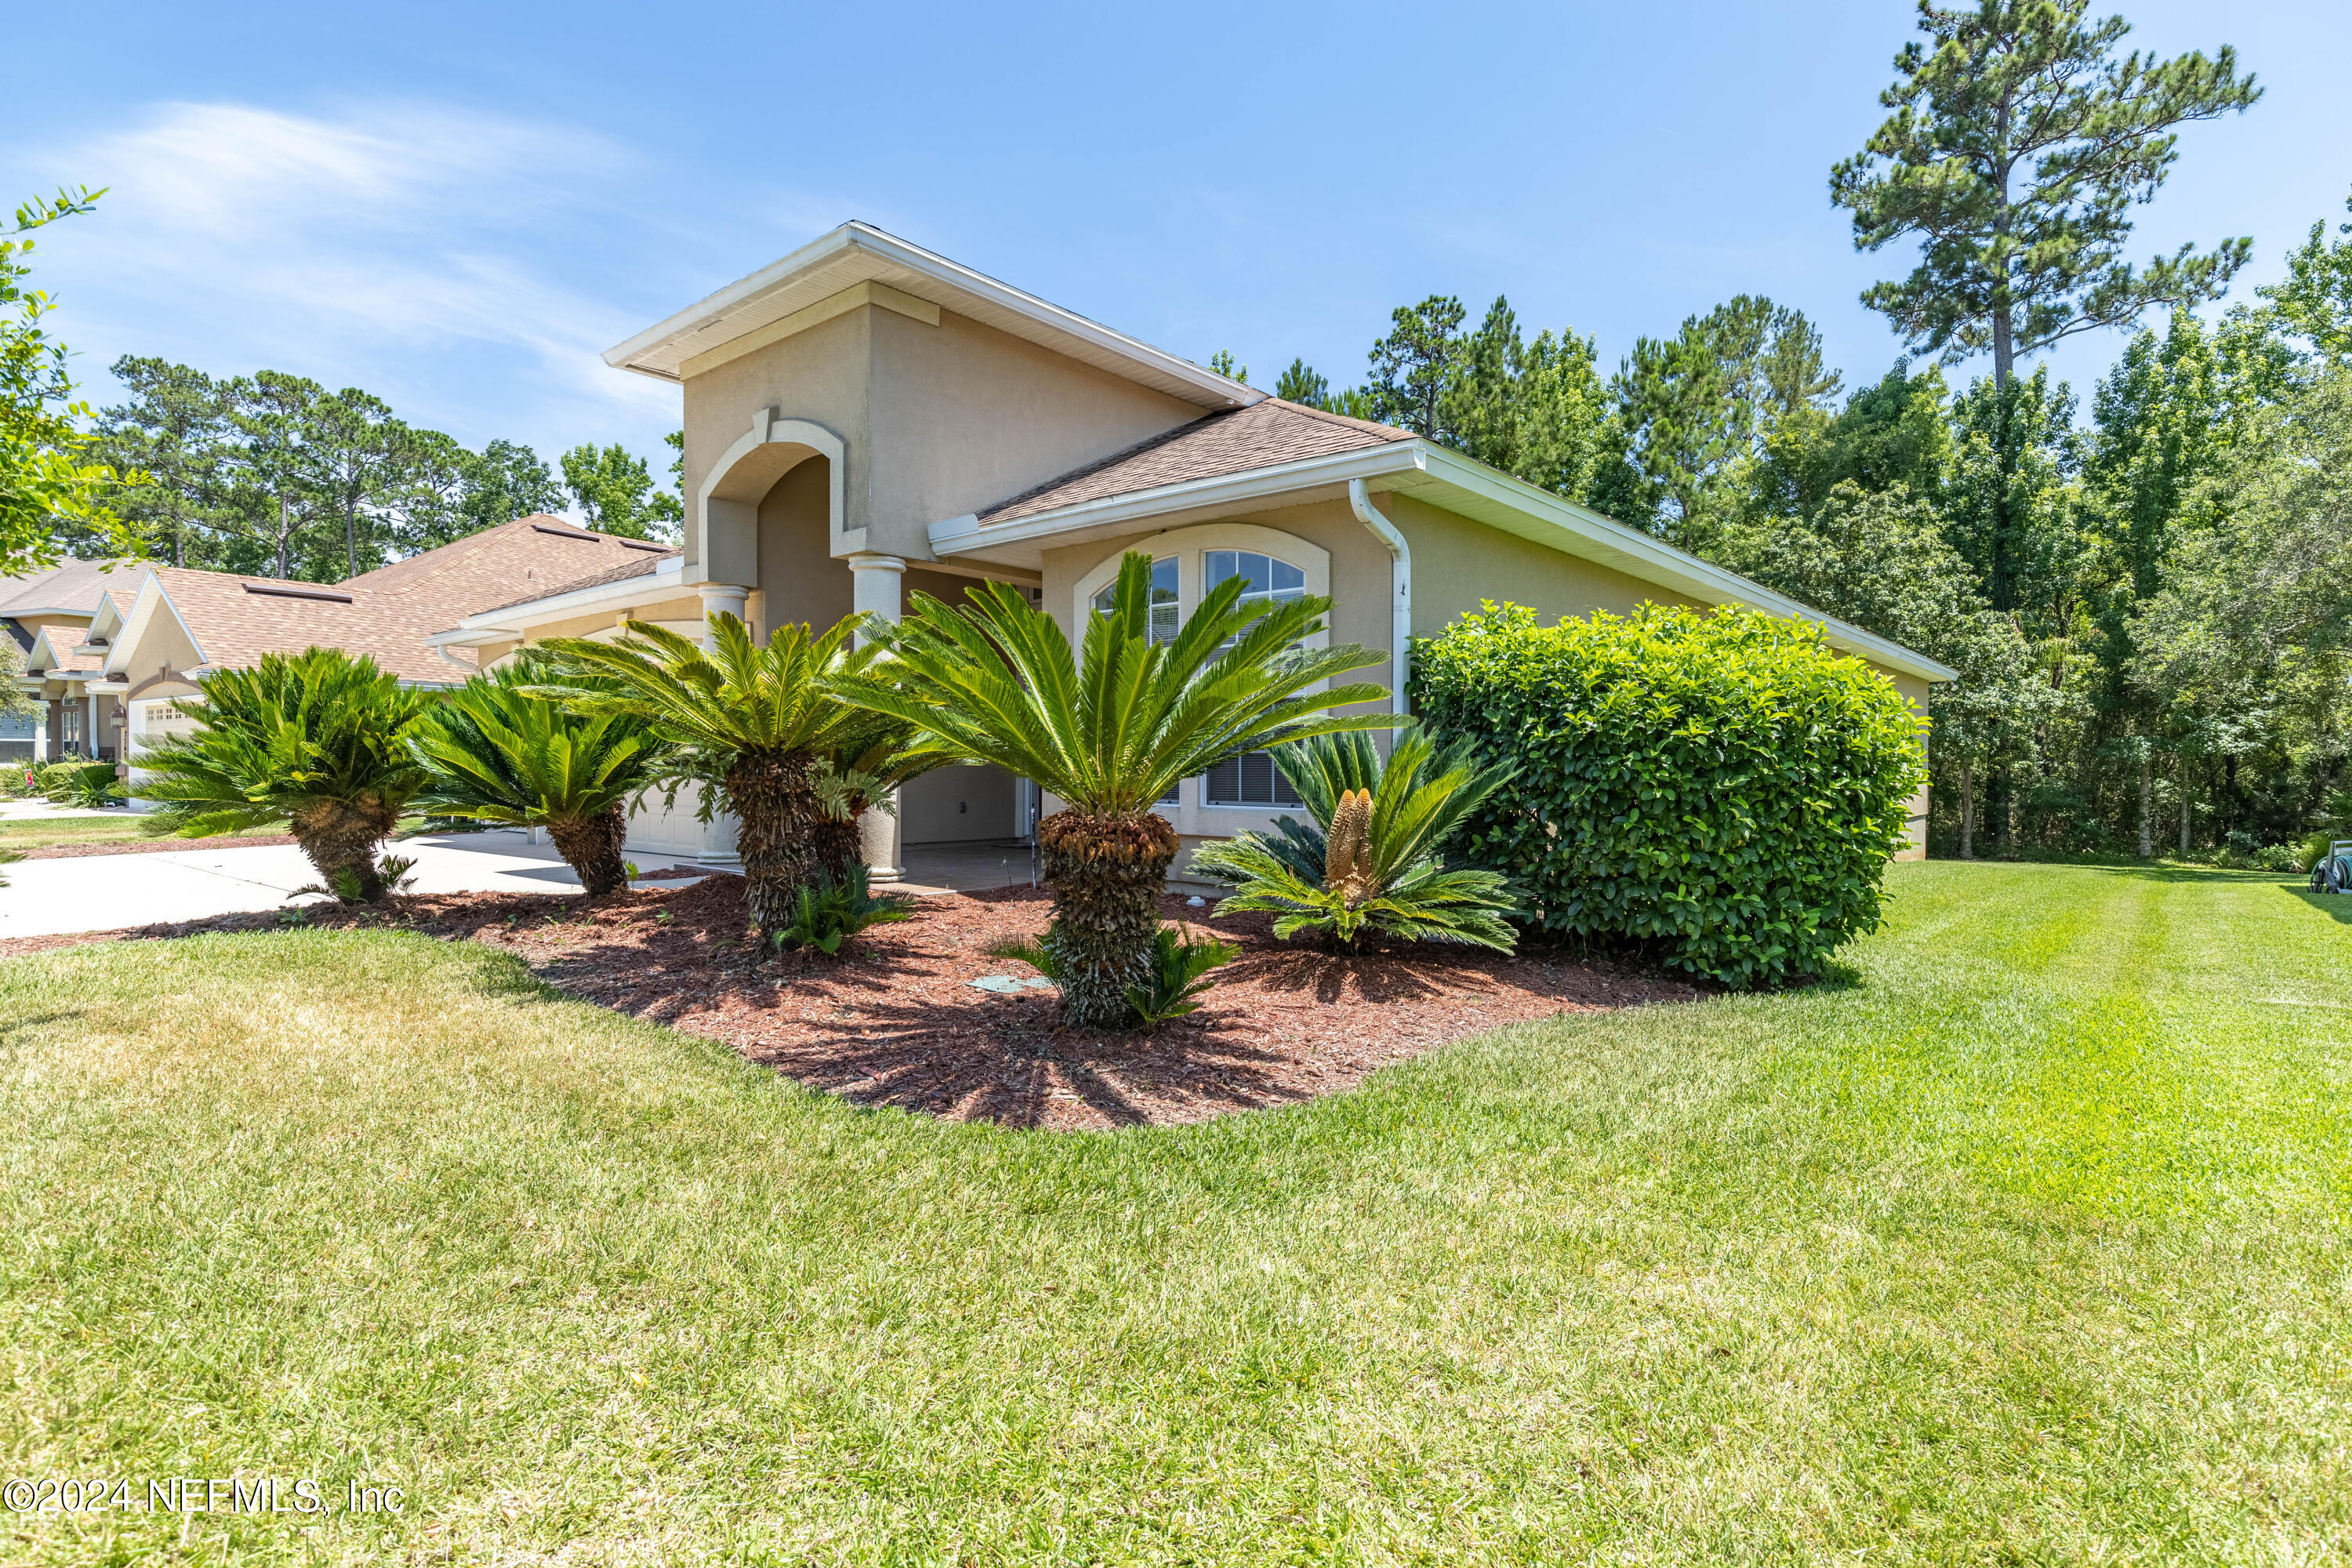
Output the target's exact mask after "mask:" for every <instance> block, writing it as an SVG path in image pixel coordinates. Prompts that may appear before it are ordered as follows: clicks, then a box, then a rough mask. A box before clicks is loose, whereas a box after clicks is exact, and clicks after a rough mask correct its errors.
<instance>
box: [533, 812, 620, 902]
mask: <svg viewBox="0 0 2352 1568" xmlns="http://www.w3.org/2000/svg"><path fill="white" fill-rule="evenodd" d="M628 835H629V820H628V817H627V816H626V814H625V813H624V812H623V811H622V809H621V807H620V806H619V805H614V806H613V807H612V808H611V809H609V810H606V811H601V812H599V813H597V814H596V815H595V816H571V817H566V818H564V819H563V820H562V821H561V822H551V823H549V824H548V825H547V836H548V837H550V838H552V839H553V840H555V849H556V853H557V854H559V855H562V857H563V862H564V864H565V865H567V866H569V867H571V868H572V869H573V870H574V871H576V872H578V873H579V874H580V886H581V887H582V888H583V889H586V891H587V894H588V896H589V897H590V898H592V899H601V898H603V897H604V895H605V894H607V893H609V892H612V891H614V889H619V888H624V887H626V886H627V885H628V881H629V868H628V865H627V863H626V862H625V861H624V860H623V859H622V858H621V845H622V843H623V842H624V841H625V839H626V838H627V837H628Z"/></svg>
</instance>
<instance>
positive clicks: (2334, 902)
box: [2279, 884, 2352, 926]
mask: <svg viewBox="0 0 2352 1568" xmlns="http://www.w3.org/2000/svg"><path fill="white" fill-rule="evenodd" d="M2279 890H2280V891H2282V892H2284V893H2285V894H2286V895H2287V896H2288V897H2289V898H2294V899H2300V900H2303V902H2304V903H2305V904H2307V905H2309V906H2310V907H2311V908H2313V909H2315V910H2320V911H2321V912H2322V913H2324V914H2326V916H2327V918H2328V919H2329V920H2332V921H2335V922H2336V924H2337V925H2340V926H2345V925H2352V893H2315V892H2313V891H2312V890H2311V889H2309V888H2308V887H2302V888H2298V887H2295V886H2294V885H2293V884H2287V885H2284V886H2283V887H2282V888H2281V889H2279Z"/></svg>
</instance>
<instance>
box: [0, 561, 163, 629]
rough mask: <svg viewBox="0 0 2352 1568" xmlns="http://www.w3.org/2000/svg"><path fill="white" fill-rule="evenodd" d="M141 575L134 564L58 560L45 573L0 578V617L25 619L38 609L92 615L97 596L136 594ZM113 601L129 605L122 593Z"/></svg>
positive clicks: (94, 613)
mask: <svg viewBox="0 0 2352 1568" xmlns="http://www.w3.org/2000/svg"><path fill="white" fill-rule="evenodd" d="M109 567H112V568H113V570H112V571H109V570H107V568H109ZM144 575H145V572H144V570H143V569H142V566H141V564H140V563H138V562H136V561H60V562H58V563H57V564H56V565H55V566H52V567H50V568H48V569H47V571H43V572H27V573H26V574H23V575H22V576H18V577H0V616H18V615H27V616H28V615H32V614H34V613H35V612H37V611H40V610H72V611H76V612H79V614H82V615H85V616H94V615H96V614H98V599H99V595H100V594H103V593H105V592H106V591H107V590H108V589H109V588H116V589H125V588H127V590H128V593H136V592H138V589H139V579H140V578H141V577H142V576H144ZM117 600H118V602H119V603H121V604H129V603H130V599H129V598H128V596H127V595H123V594H119V595H117Z"/></svg>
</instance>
